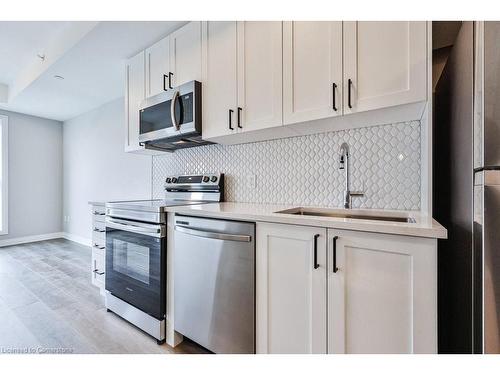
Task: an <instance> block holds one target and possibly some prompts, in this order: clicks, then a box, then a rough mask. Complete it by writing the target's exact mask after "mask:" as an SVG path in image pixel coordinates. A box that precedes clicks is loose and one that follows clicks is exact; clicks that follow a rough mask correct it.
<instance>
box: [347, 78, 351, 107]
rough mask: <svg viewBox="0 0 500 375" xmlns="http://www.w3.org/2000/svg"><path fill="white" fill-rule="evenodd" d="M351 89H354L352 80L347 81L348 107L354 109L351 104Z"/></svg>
mask: <svg viewBox="0 0 500 375" xmlns="http://www.w3.org/2000/svg"><path fill="white" fill-rule="evenodd" d="M351 88H352V79H350V78H349V79H348V80H347V106H348V107H349V108H352V104H351Z"/></svg>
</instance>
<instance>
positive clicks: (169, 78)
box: [168, 72, 174, 89]
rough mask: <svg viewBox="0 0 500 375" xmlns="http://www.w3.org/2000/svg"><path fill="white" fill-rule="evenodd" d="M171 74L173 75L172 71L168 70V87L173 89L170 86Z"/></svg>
mask: <svg viewBox="0 0 500 375" xmlns="http://www.w3.org/2000/svg"><path fill="white" fill-rule="evenodd" d="M173 75H174V73H172V72H168V88H170V89H173V87H172V76H173Z"/></svg>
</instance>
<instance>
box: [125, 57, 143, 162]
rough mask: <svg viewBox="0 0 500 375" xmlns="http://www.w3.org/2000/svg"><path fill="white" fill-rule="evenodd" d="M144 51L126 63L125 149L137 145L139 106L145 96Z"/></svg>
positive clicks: (127, 149)
mask: <svg viewBox="0 0 500 375" xmlns="http://www.w3.org/2000/svg"><path fill="white" fill-rule="evenodd" d="M144 78H145V73H144V51H143V52H141V53H139V54H137V55H136V56H134V57H132V58H131V59H130V60H129V61H128V62H127V65H126V91H125V117H126V118H125V120H126V121H125V124H126V129H125V151H127V152H128V151H137V150H141V149H142V148H143V147H141V146H139V107H140V105H141V101H142V100H144V97H145V85H144V83H145V80H144Z"/></svg>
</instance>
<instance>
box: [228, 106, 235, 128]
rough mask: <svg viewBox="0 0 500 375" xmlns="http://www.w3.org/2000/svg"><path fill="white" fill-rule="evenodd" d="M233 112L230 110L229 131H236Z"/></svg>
mask: <svg viewBox="0 0 500 375" xmlns="http://www.w3.org/2000/svg"><path fill="white" fill-rule="evenodd" d="M233 112H234V111H233V110H232V109H230V110H229V129H231V130H234V128H233V122H232V121H233Z"/></svg>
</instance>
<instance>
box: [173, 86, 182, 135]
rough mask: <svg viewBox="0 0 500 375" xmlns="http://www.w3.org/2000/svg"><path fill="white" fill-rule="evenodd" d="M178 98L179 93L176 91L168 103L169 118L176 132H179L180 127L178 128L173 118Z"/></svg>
mask: <svg viewBox="0 0 500 375" xmlns="http://www.w3.org/2000/svg"><path fill="white" fill-rule="evenodd" d="M178 97H179V91H176V92H175V93H174V95H173V96H172V100H171V101H170V117H171V118H172V125H173V126H174V128H175V130H177V131H179V130H181V127H180V126H179V124H178V123H177V120H176V118H175V104H176V103H177V98H178Z"/></svg>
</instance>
